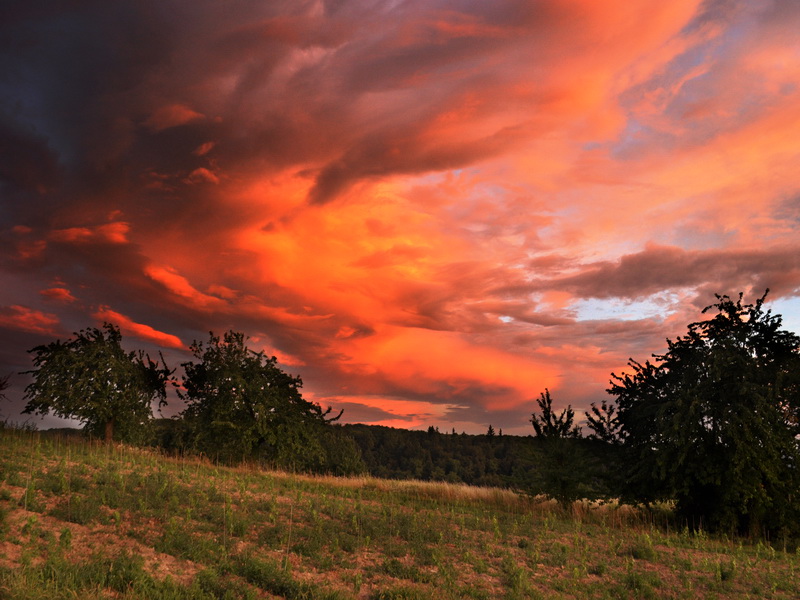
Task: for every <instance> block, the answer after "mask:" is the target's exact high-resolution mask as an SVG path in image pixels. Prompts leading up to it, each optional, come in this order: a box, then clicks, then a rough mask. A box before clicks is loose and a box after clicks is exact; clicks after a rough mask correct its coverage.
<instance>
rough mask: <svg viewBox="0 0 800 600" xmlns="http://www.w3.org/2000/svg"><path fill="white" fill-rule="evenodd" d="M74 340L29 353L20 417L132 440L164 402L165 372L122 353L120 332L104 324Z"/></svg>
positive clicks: (160, 366)
mask: <svg viewBox="0 0 800 600" xmlns="http://www.w3.org/2000/svg"><path fill="white" fill-rule="evenodd" d="M73 335H74V336H75V338H74V339H68V340H66V341H64V342H62V341H60V340H56V341H55V342H52V343H50V344H46V345H42V346H36V347H35V348H33V349H31V350H29V352H30V353H31V354H33V365H34V368H33V370H30V371H25V373H24V374H30V375H32V376H33V382H32V383H31V384H30V385H28V386H27V387H26V388H25V399H27V400H28V402H27V404H26V406H25V409H24V410H23V413H27V414H42V415H45V414H48V413H50V412H52V413H53V414H55V415H57V416H59V417H65V418H73V419H77V420H79V421H81V422H82V423H84V425H85V430H86V431H87V432H88V433H90V434H92V435H96V436H101V435H102V436H104V437H105V439H106V441H111V440H112V439H120V440H125V441H133V440H136V439H137V438H138V437H139V436H140V434H141V433H142V431H143V428H144V426H145V425H146V424H147V422H148V421H149V420H150V419H151V418H152V406H151V405H152V403H153V401H155V400H156V399H158V400H159V401H160V402H164V401H165V398H166V384H167V382H168V381H169V379H170V377H171V374H172V371H170V370H169V369H168V368H167V366H166V365H165V364H164V362H163V357H162V359H161V364H159V363H158V362H156V361H153V360H151V359H150V357H149V356H147V355H145V354H144V353H143V352H141V351H139V352H126V351H125V350H123V348H122V345H121V342H122V334H121V333H120V330H119V328H117V327H116V326H114V325H112V324H110V323H105V324H104V325H103V327H102V329H97V328H88V329H83V330H81V331H79V332H77V333H75V334H73Z"/></svg>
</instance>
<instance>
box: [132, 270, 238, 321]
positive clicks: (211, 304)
mask: <svg viewBox="0 0 800 600" xmlns="http://www.w3.org/2000/svg"><path fill="white" fill-rule="evenodd" d="M144 274H145V275H147V277H149V278H150V279H152V280H153V281H155V282H157V283H159V284H161V285H163V286H164V287H165V288H166V289H167V290H168V291H169V292H171V293H172V294H173V295H174V296H176V297H177V298H178V299H180V300H181V301H183V302H185V303H188V304H190V305H191V306H193V307H194V308H197V309H199V310H220V309H222V308H224V307H226V306H227V303H226V302H225V301H224V300H222V299H221V298H217V297H216V296H210V295H208V294H204V293H202V292H200V291H198V290H197V289H195V288H194V287H193V286H192V284H191V283H189V280H188V279H186V277H183V276H182V275H179V274H178V273H176V272H175V270H174V269H171V268H169V267H160V266H158V265H148V266H147V267H145V269H144Z"/></svg>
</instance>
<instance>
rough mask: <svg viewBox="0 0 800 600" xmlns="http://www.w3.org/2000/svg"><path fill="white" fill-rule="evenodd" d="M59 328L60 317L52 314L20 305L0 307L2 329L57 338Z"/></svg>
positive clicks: (0, 325)
mask: <svg viewBox="0 0 800 600" xmlns="http://www.w3.org/2000/svg"><path fill="white" fill-rule="evenodd" d="M59 326H60V321H59V319H58V316H56V315H54V314H51V313H45V312H42V311H40V310H35V309H32V308H29V307H27V306H21V305H19V304H13V305H11V306H3V307H0V327H5V328H7V329H16V330H19V331H27V332H28V333H38V334H41V335H49V336H55V335H57V334H58V330H59Z"/></svg>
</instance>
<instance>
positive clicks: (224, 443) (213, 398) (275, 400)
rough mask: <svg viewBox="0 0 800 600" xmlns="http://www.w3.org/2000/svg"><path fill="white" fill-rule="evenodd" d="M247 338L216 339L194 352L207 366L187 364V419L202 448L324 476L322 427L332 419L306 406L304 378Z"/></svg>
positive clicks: (229, 457)
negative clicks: (252, 346)
mask: <svg viewBox="0 0 800 600" xmlns="http://www.w3.org/2000/svg"><path fill="white" fill-rule="evenodd" d="M245 342H246V338H245V336H244V334H243V333H239V332H235V331H228V332H227V333H225V334H224V336H223V338H222V339H220V338H219V337H217V336H215V335H214V334H213V333H211V334H210V335H209V340H208V343H207V344H203V343H202V342H197V341H195V342H194V343H193V344H192V345H191V351H192V353H193V354H194V356H195V358H196V359H197V360H198V361H199V362H187V363H184V364H183V368H184V370H185V375H184V377H183V387H184V390H185V391H184V392H182V394H181V395H182V397H183V398H184V400H185V401H186V402H187V404H188V406H187V408H186V410H185V411H184V412H183V417H184V418H185V419H186V420H187V421H188V423H189V424H190V427H191V429H192V432H193V438H194V444H195V446H196V448H197V449H198V450H201V451H203V452H205V453H207V454H209V455H211V456H214V457H217V458H219V459H223V460H227V461H232V460H237V459H238V460H240V459H244V458H255V459H259V460H265V461H268V462H271V463H273V464H276V465H280V466H283V467H286V468H291V469H303V470H324V469H325V466H326V452H325V448H324V447H323V445H322V443H321V441H320V438H321V435H320V434H321V428H322V427H323V426H324V425H325V424H326V423H329V422H331V421H335V420H336V419H338V418H339V416H341V413H339V416H336V417H333V418H328V414H330V411H331V409H330V408H328V409H327V411H323V410H322V409H321V408H320V406H319V405H318V404H315V403H313V402H308V401H307V400H304V399H303V397H302V396H301V394H300V388H301V387H302V385H303V382H302V380H301V379H300V378H299V377H293V376H291V375H288V374H286V373H285V372H283V371H282V370H281V369H280V368H279V367H278V366H277V364H276V363H277V359H276V358H275V357H274V356H273V357H268V356H266V355H265V354H264V353H263V352H255V351H254V350H251V349H249V348H248V347H247V346H246V344H245Z"/></svg>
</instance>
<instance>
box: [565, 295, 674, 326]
mask: <svg viewBox="0 0 800 600" xmlns="http://www.w3.org/2000/svg"><path fill="white" fill-rule="evenodd" d="M670 296H672V295H671V294H667V296H666V297H665V296H664V295H663V294H659V295H658V296H657V297H655V296H653V297H650V298H646V299H644V300H623V299H621V298H586V299H581V300H577V301H575V302H573V303H572V305H571V308H572V310H573V311H575V317H576V318H577V320H578V321H602V320H620V321H638V320H640V319H664V318H666V317H667V316H668V315H669V314H670V313H671V312H672V310H671V309H670V306H672V305H674V302H670V300H671V299H673V300H674V301H675V303H676V302H677V301H678V297H677V295H675V297H674V298H670Z"/></svg>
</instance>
